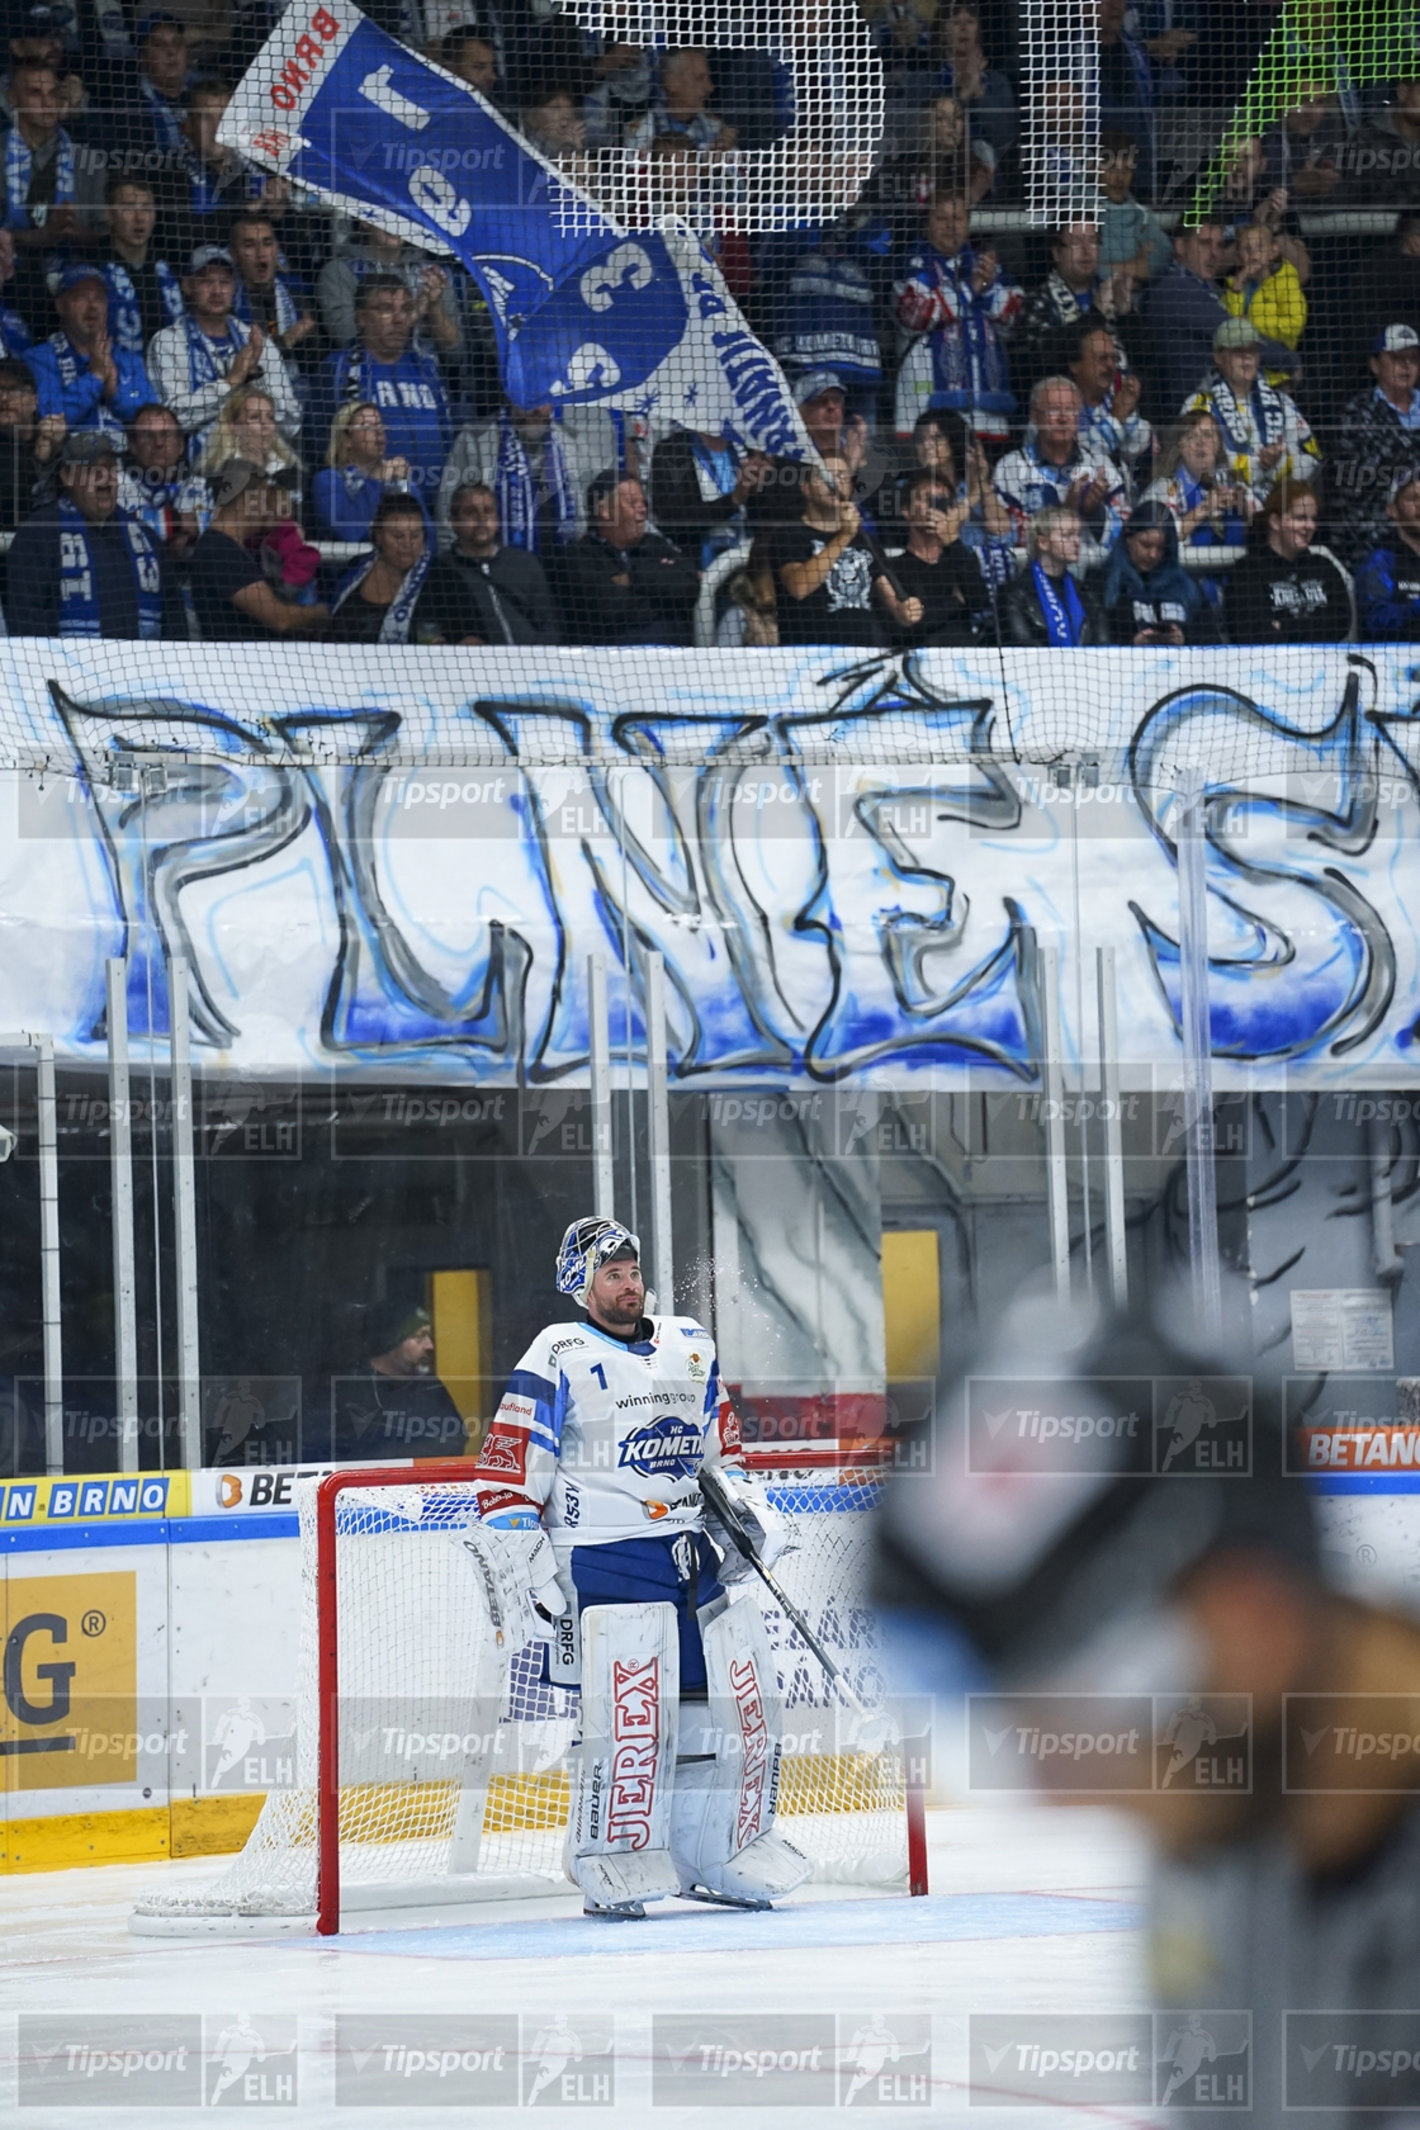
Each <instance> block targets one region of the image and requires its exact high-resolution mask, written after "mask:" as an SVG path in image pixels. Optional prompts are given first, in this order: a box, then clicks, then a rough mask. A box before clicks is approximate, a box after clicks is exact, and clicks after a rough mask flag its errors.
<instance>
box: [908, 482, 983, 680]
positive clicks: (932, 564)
mask: <svg viewBox="0 0 1420 2130" xmlns="http://www.w3.org/2000/svg"><path fill="white" fill-rule="evenodd" d="M970 508H971V506H970V504H969V503H968V502H967V501H966V500H965V499H962V500H961V501H958V499H957V496H956V494H955V492H954V490H953V489H952V487H951V486H950V485H949V484H948V483H946V482H944V481H942V480H941V479H940V478H939V477H938V476H937V475H936V474H935V473H933V472H931V471H929V470H927V469H925V468H924V470H923V471H922V472H921V473H916V474H914V475H913V477H912V479H911V480H910V481H909V482H908V484H907V509H906V516H907V546H906V548H905V550H904V551H903V553H902V554H900V555H894V556H893V558H892V574H893V576H894V578H895V579H896V581H897V586H898V590H899V592H900V593H901V596H902V598H903V599H904V600H915V601H916V602H917V604H918V605H919V606H920V607H921V609H922V618H921V620H920V621H918V622H916V623H914V624H912V625H910V626H908V625H904V624H902V623H899V624H898V626H897V628H896V631H895V635H896V640H897V642H898V643H899V644H900V645H901V647H902V648H903V649H904V650H917V649H919V648H920V647H921V646H923V645H926V644H934V643H936V644H967V643H974V642H975V641H976V632H977V628H978V626H979V624H980V622H981V619H982V617H983V615H984V614H985V613H986V612H987V611H988V609H989V606H990V601H989V599H988V598H987V593H986V580H985V578H984V577H983V576H982V574H981V564H980V563H979V562H978V561H977V559H976V556H975V555H974V554H973V553H972V551H971V549H970V548H969V547H964V546H963V545H962V542H961V539H960V537H959V536H960V533H961V529H962V526H963V525H964V524H965V522H966V517H967V513H968V511H969V510H970Z"/></svg>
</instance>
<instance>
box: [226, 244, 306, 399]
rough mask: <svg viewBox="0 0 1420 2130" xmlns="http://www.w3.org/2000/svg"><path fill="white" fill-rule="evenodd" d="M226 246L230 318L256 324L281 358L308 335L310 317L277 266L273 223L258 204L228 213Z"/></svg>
mask: <svg viewBox="0 0 1420 2130" xmlns="http://www.w3.org/2000/svg"><path fill="white" fill-rule="evenodd" d="M227 249H228V251H229V252H230V253H231V255H232V264H233V266H235V268H236V270H237V289H236V296H235V299H234V301H233V303H232V313H233V316H234V317H237V318H240V319H241V320H242V322H243V324H245V325H251V324H253V323H255V324H257V325H259V326H260V327H261V329H262V331H263V332H264V333H265V335H266V337H267V339H268V340H269V341H272V342H274V343H275V345H276V347H277V349H278V350H279V351H280V353H281V355H282V356H283V358H284V359H285V360H286V361H288V362H289V361H291V359H292V357H293V356H294V353H295V350H296V349H297V348H298V347H300V345H301V343H302V342H303V341H306V340H309V339H310V337H311V334H312V333H314V332H315V330H316V321H315V318H314V316H313V314H312V313H311V311H310V310H309V309H308V308H307V306H306V304H305V302H304V300H303V299H302V298H301V297H300V296H299V295H297V293H296V291H295V289H294V288H293V287H292V285H291V282H290V280H289V278H288V277H287V276H286V275H285V274H283V273H282V272H281V271H280V269H281V265H282V258H281V245H280V243H279V241H278V239H277V235H276V224H275V223H274V222H273V221H272V219H271V216H270V215H269V214H268V212H267V210H266V209H265V208H264V207H244V208H243V209H242V211H241V213H240V214H238V215H234V216H233V218H232V224H231V228H230V230H229V231H228V235H227Z"/></svg>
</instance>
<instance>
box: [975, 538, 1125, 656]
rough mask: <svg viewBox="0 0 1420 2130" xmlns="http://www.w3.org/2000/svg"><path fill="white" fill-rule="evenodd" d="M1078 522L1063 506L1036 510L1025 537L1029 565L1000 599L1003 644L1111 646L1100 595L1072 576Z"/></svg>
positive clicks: (1077, 546) (1067, 647)
mask: <svg viewBox="0 0 1420 2130" xmlns="http://www.w3.org/2000/svg"><path fill="white" fill-rule="evenodd" d="M1080 531H1081V527H1080V518H1079V513H1078V512H1077V511H1073V510H1070V509H1068V508H1067V506H1066V505H1065V504H1064V503H1051V504H1049V505H1048V506H1047V507H1046V508H1045V509H1044V510H1041V511H1037V513H1036V515H1035V516H1034V517H1033V518H1032V519H1031V522H1030V530H1029V532H1028V533H1027V535H1026V563H1025V568H1024V569H1023V570H1022V571H1021V572H1020V574H1019V576H1016V577H1013V578H1012V579H1011V581H1010V583H1009V584H1007V585H1005V586H1004V587H1003V588H1002V590H1001V591H1000V592H999V593H998V594H997V598H996V625H997V628H998V630H999V632H1000V637H1001V641H1002V643H1009V644H1021V645H1037V646H1039V647H1040V648H1042V649H1044V648H1046V647H1047V646H1050V645H1054V646H1056V647H1057V648H1058V649H1061V650H1073V649H1077V648H1079V647H1080V646H1081V645H1092V644H1102V643H1108V642H1109V630H1108V628H1107V626H1106V623H1105V618H1104V610H1103V608H1102V607H1101V605H1100V603H1099V596H1098V594H1097V593H1096V592H1095V590H1094V587H1093V586H1092V585H1089V584H1080V583H1077V582H1076V580H1075V578H1074V577H1073V576H1072V575H1071V571H1072V570H1073V569H1075V567H1076V566H1077V565H1078V563H1079V560H1080Z"/></svg>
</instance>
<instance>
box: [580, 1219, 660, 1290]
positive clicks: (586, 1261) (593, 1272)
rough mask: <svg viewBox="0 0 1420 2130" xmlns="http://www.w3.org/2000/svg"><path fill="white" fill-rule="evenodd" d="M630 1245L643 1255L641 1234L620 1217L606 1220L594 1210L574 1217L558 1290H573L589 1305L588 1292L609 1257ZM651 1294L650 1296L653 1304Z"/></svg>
mask: <svg viewBox="0 0 1420 2130" xmlns="http://www.w3.org/2000/svg"><path fill="white" fill-rule="evenodd" d="M626 1249H629V1250H630V1251H631V1252H632V1254H633V1255H634V1256H635V1257H637V1258H638V1259H639V1257H640V1255H641V1238H640V1236H639V1235H633V1234H632V1232H631V1230H630V1229H629V1228H623V1227H622V1225H621V1223H620V1221H618V1220H606V1219H604V1218H603V1217H602V1216H601V1215H600V1214H590V1215H588V1217H587V1218H586V1219H585V1220H574V1221H573V1223H572V1225H571V1227H570V1228H569V1229H568V1230H567V1233H566V1234H565V1235H564V1236H563V1238H562V1242H561V1245H560V1247H559V1249H558V1252H557V1291H558V1293H559V1294H570V1295H572V1296H574V1297H575V1299H576V1300H577V1301H579V1302H580V1303H581V1305H582V1307H583V1308H584V1309H585V1308H586V1306H587V1296H588V1295H589V1294H590V1293H591V1291H592V1281H593V1280H594V1279H595V1278H596V1276H597V1273H598V1271H599V1269H600V1268H601V1266H603V1265H604V1264H605V1263H606V1261H607V1259H608V1258H610V1257H615V1256H617V1254H618V1253H619V1252H620V1251H622V1250H626ZM649 1303H650V1297H649V1296H648V1297H647V1305H648V1307H649Z"/></svg>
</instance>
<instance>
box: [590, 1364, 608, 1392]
mask: <svg viewBox="0 0 1420 2130" xmlns="http://www.w3.org/2000/svg"><path fill="white" fill-rule="evenodd" d="M592 1374H593V1375H594V1376H595V1377H596V1379H597V1381H598V1383H600V1385H601V1387H602V1389H603V1390H605V1389H606V1370H605V1369H604V1368H603V1367H602V1364H601V1362H600V1361H593V1363H592Z"/></svg>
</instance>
